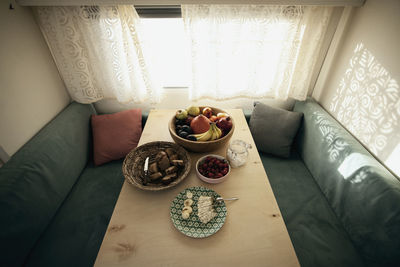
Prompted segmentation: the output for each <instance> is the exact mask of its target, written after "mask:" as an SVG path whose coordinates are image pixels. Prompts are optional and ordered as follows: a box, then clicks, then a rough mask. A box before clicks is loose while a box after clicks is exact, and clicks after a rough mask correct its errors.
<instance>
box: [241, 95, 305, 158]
mask: <svg viewBox="0 0 400 267" xmlns="http://www.w3.org/2000/svg"><path fill="white" fill-rule="evenodd" d="M302 116H303V114H302V113H299V112H291V111H288V110H284V109H280V108H274V107H271V106H268V105H265V104H263V103H260V102H256V103H255V104H254V110H253V113H252V114H251V117H250V122H249V125H250V131H251V134H252V135H253V138H254V141H255V142H256V144H257V149H258V150H260V151H263V152H265V153H269V154H272V155H275V156H278V157H285V158H287V157H289V155H290V150H291V147H292V143H293V139H294V137H295V136H296V133H297V130H298V128H299V125H300V123H301V118H302Z"/></svg>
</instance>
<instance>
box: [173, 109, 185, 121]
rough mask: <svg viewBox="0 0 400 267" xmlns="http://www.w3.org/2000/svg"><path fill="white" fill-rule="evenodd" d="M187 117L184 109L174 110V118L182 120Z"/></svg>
mask: <svg viewBox="0 0 400 267" xmlns="http://www.w3.org/2000/svg"><path fill="white" fill-rule="evenodd" d="M187 117H188V113H187V111H186V110H184V109H179V110H177V111H176V113H175V118H177V119H178V120H184V119H186V118H187Z"/></svg>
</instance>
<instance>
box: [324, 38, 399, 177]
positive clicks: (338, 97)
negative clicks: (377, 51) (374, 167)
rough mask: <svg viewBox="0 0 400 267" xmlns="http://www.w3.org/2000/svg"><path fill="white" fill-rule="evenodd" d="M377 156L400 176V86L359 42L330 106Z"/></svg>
mask: <svg viewBox="0 0 400 267" xmlns="http://www.w3.org/2000/svg"><path fill="white" fill-rule="evenodd" d="M329 110H330V112H331V113H332V114H333V115H334V116H335V117H336V118H337V119H338V120H339V121H340V122H341V123H342V124H343V125H344V126H345V127H346V128H347V129H348V130H349V131H350V132H351V133H352V134H354V136H356V137H357V138H358V139H359V140H360V141H361V142H362V143H363V144H364V145H365V146H366V147H367V148H368V149H369V150H370V151H371V152H372V153H373V154H375V156H377V157H378V158H380V159H381V160H382V162H384V163H385V165H387V166H388V167H389V168H390V169H391V170H392V171H394V172H395V173H396V174H397V175H398V176H400V164H398V163H399V162H400V89H399V85H398V83H397V81H396V80H394V79H393V78H392V77H391V76H390V73H389V72H388V71H387V70H386V69H385V68H384V67H383V66H382V65H381V64H380V63H379V62H378V60H377V59H376V58H375V57H374V55H373V54H372V53H371V52H370V51H369V50H368V49H366V48H365V47H364V44H362V43H359V44H358V45H357V46H356V48H355V50H354V54H353V57H352V58H351V59H350V64H349V67H348V69H347V70H346V72H345V75H344V77H343V78H342V80H341V81H340V83H339V86H338V88H337V89H336V92H335V94H334V97H333V100H332V103H331V105H330V107H329Z"/></svg>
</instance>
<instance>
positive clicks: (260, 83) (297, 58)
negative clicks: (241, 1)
mask: <svg viewBox="0 0 400 267" xmlns="http://www.w3.org/2000/svg"><path fill="white" fill-rule="evenodd" d="M332 10H333V8H331V7H315V6H261V5H233V6H228V5H182V17H183V20H184V24H185V29H186V32H187V33H188V35H189V38H190V41H191V55H192V86H191V88H190V91H189V97H190V99H191V100H196V99H200V98H203V97H209V98H213V99H219V100H223V99H229V98H234V97H272V98H277V99H287V98H288V97H292V98H294V99H298V100H304V99H305V98H306V97H307V92H308V89H309V86H310V80H311V75H312V73H313V68H314V65H315V63H316V60H317V56H318V52H319V50H320V47H321V43H322V40H323V37H324V34H325V31H326V29H327V25H328V22H329V19H330V16H331V13H332Z"/></svg>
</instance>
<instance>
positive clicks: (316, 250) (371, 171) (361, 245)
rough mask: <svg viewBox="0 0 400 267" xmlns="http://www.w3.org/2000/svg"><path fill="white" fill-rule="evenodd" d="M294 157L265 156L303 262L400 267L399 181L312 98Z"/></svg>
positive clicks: (302, 105)
mask: <svg viewBox="0 0 400 267" xmlns="http://www.w3.org/2000/svg"><path fill="white" fill-rule="evenodd" d="M294 111H297V112H303V113H304V118H303V122H302V125H301V127H300V129H299V132H298V134H297V137H296V140H295V144H294V149H293V151H292V153H291V156H290V158H289V159H282V158H277V157H274V156H271V155H267V154H264V153H260V156H261V159H262V162H263V165H264V168H265V170H266V173H267V175H268V178H269V180H270V184H271V186H272V189H273V191H274V194H275V197H276V199H277V202H278V205H279V207H280V209H281V212H282V215H283V218H284V221H285V223H286V226H287V229H288V232H289V235H290V237H291V240H292V242H293V245H294V248H295V250H296V253H297V256H298V259H299V261H300V264H301V265H302V266H303V267H306V266H351V267H355V266H365V265H366V266H400V182H399V180H397V178H395V177H394V176H393V175H392V174H390V173H389V172H388V171H387V170H386V169H385V168H384V167H383V166H382V165H381V164H380V163H379V162H377V161H376V160H375V159H374V158H373V157H372V156H371V155H370V154H369V153H368V152H367V151H366V150H365V148H364V147H363V146H362V145H361V144H360V143H359V142H358V141H357V140H356V139H355V138H354V137H353V136H351V135H350V134H349V133H348V132H347V131H346V130H345V129H344V128H343V127H342V126H340V125H339V123H337V122H336V121H335V120H334V119H333V118H332V117H331V116H330V115H329V114H328V113H327V112H326V111H324V110H323V109H322V108H321V106H319V105H318V104H317V103H316V102H314V101H313V100H307V101H305V102H297V103H296V104H295V107H294Z"/></svg>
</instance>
